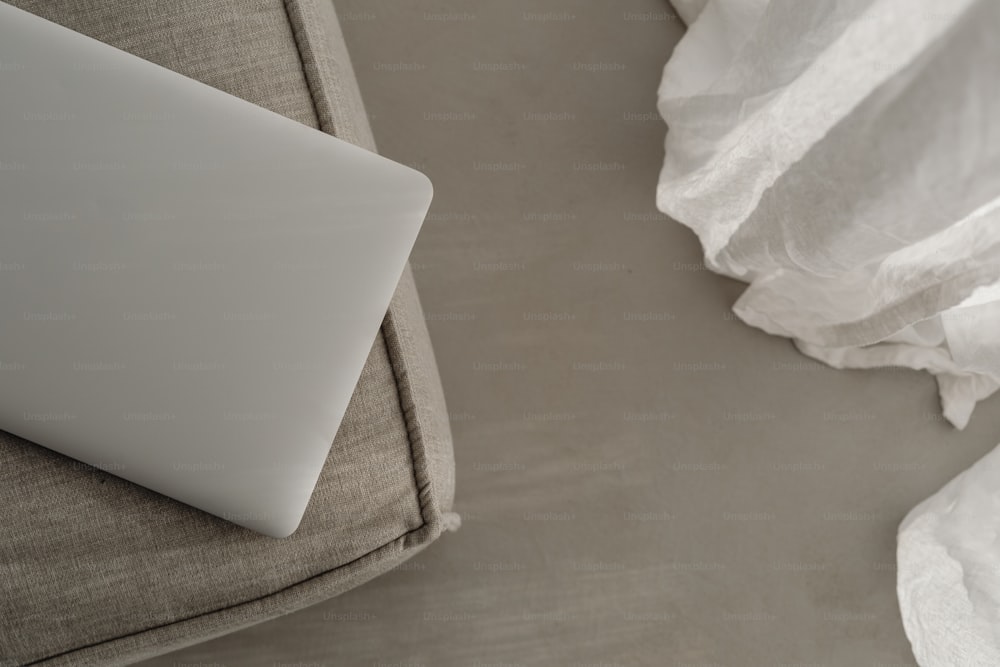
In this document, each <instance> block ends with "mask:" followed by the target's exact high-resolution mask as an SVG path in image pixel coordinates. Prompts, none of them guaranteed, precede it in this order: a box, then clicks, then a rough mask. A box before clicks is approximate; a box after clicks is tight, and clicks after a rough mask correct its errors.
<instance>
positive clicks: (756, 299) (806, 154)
mask: <svg viewBox="0 0 1000 667" xmlns="http://www.w3.org/2000/svg"><path fill="white" fill-rule="evenodd" d="M673 2H674V4H675V6H676V8H677V10H678V12H679V13H680V14H681V16H682V18H684V20H685V22H687V23H688V24H689V30H688V33H687V34H686V35H685V37H684V38H683V39H682V40H681V42H680V43H679V44H678V46H677V48H676V50H675V51H674V54H673V56H672V57H671V59H670V61H669V62H668V63H667V65H666V67H665V69H664V73H663V80H662V83H661V85H660V90H659V109H660V113H661V115H662V116H663V118H664V119H665V120H666V122H667V124H668V126H669V131H668V133H667V139H666V157H665V161H664V165H663V170H662V172H661V175H660V181H659V185H658V187H657V205H658V207H659V208H660V210H662V211H663V212H664V213H666V214H668V215H670V216H671V217H673V218H674V219H676V220H678V221H679V222H681V223H683V224H685V225H687V226H688V227H690V228H691V229H692V230H694V231H695V233H696V234H697V235H698V237H699V238H700V240H701V243H702V246H703V249H704V253H705V263H706V266H708V267H709V268H710V269H712V270H714V271H717V272H719V273H722V274H725V275H727V276H730V277H733V278H737V279H740V280H743V281H746V282H747V283H749V286H748V287H747V289H746V291H745V292H744V293H743V295H742V296H741V297H740V299H739V300H738V301H737V303H736V305H735V306H734V311H735V312H736V314H737V315H738V316H739V317H740V318H741V319H742V320H744V321H745V322H747V323H748V324H751V325H753V326H756V327H759V328H761V329H763V330H764V331H767V332H768V333H771V334H775V335H779V336H786V337H789V338H791V339H793V340H794V341H795V344H796V345H797V346H798V348H799V349H800V350H801V351H802V352H803V353H805V354H807V355H809V356H811V357H814V358H816V359H819V360H822V361H824V362H826V363H828V364H830V365H832V366H835V367H840V368H873V367H879V366H906V367H910V368H915V369H920V370H926V371H928V372H930V373H932V374H934V375H935V376H936V378H937V381H938V387H939V391H940V395H941V403H942V409H943V412H944V416H945V417H946V418H947V419H948V420H949V421H950V422H951V423H952V424H954V425H955V426H956V427H958V428H964V427H965V425H966V424H967V423H968V421H969V418H970V415H971V413H972V410H973V408H974V407H975V405H976V403H977V402H978V401H979V400H982V399H983V398H985V397H987V396H989V395H990V394H992V393H994V392H995V391H996V390H997V389H998V388H1000V39H998V38H997V35H998V34H1000V2H998V1H997V0H947V2H942V1H941V0H835V1H830V2H818V1H812V0H673ZM998 535H1000V452H998V451H994V453H992V454H990V455H989V456H987V457H986V458H984V459H983V460H982V461H981V462H980V463H978V464H977V465H976V466H974V467H973V468H971V469H970V470H969V471H967V472H966V473H964V474H963V475H962V476H961V477H960V478H958V479H956V480H955V481H953V482H952V483H951V484H949V485H948V486H946V487H945V488H944V489H942V490H941V491H940V492H939V493H938V494H936V495H935V496H933V497H932V498H930V499H928V500H927V501H925V502H924V503H922V504H921V505H920V506H919V507H917V508H915V509H914V510H913V511H912V512H911V513H910V515H909V516H908V517H907V519H906V521H904V523H903V524H902V526H901V527H900V533H899V542H898V562H899V571H898V580H897V583H898V587H899V599H900V610H901V613H902V617H903V622H904V626H905V629H906V632H907V636H908V637H909V638H910V641H911V644H912V645H913V648H914V654H915V655H916V657H917V659H918V661H919V663H920V665H922V666H923V667H963V666H966V665H973V666H980V665H982V666H990V667H1000V537H998Z"/></svg>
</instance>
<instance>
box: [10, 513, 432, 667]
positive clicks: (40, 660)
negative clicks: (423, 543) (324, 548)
mask: <svg viewBox="0 0 1000 667" xmlns="http://www.w3.org/2000/svg"><path fill="white" fill-rule="evenodd" d="M424 528H425V526H420V527H418V528H414V529H412V530H408V531H406V532H405V533H403V534H402V535H400V536H399V537H396V538H393V539H391V540H389V541H388V542H386V543H385V544H381V545H379V546H377V547H375V548H374V549H371V550H369V551H366V552H365V553H363V554H361V555H360V556H357V557H356V558H353V559H351V560H349V561H347V562H346V563H340V564H339V565H337V566H336V567H332V568H330V569H329V570H324V571H322V572H318V573H316V574H313V575H310V576H308V577H306V578H305V579H300V580H298V581H296V582H295V583H292V584H288V585H287V586H284V587H282V588H279V589H277V590H274V591H269V592H267V593H264V594H263V595H258V596H257V597H253V598H250V599H248V600H241V601H240V602H234V603H233V604H228V605H225V606H223V607H216V608H214V609H209V610H208V611H203V612H201V613H198V614H195V615H193V616H187V617H185V618H179V619H177V620H174V621H170V622H169V623H161V624H159V625H151V626H149V627H145V628H142V629H140V630H135V631H134V632H128V633H126V634H123V635H115V636H114V637H109V638H108V639H102V640H100V641H96V642H93V643H90V644H84V645H82V646H77V647H74V648H71V649H67V650H65V651H61V652H59V653H54V654H52V655H49V656H45V657H44V658H38V659H35V660H32V661H31V662H26V663H24V664H25V667H27V666H29V665H41V664H43V663H44V662H45V661H47V660H54V659H56V658H61V657H64V656H68V655H72V654H73V653H76V652H77V651H82V650H84V649H88V648H94V647H95V646H100V645H101V644H109V643H111V642H115V641H118V640H120V639H125V638H127V637H135V636H137V635H141V634H143V633H144V632H151V631H153V630H159V629H161V628H168V627H170V626H171V625H177V624H178V623H186V622H188V621H193V620H196V619H199V618H202V617H204V616H211V615H212V614H216V613H218V612H220V611H228V610H230V609H236V608H237V607H241V606H244V605H247V604H250V603H252V602H257V601H259V600H264V599H266V598H269V597H273V596H275V595H278V594H279V593H283V592H285V591H287V590H291V589H293V588H295V587H296V586H301V585H302V584H305V583H308V582H310V581H312V580H314V579H318V578H319V577H323V576H325V575H327V574H330V573H331V572H336V571H337V570H339V569H341V568H344V567H347V566H349V565H351V564H353V563H356V562H357V561H359V560H361V559H363V558H366V557H367V556H370V555H371V554H373V553H375V552H376V551H379V550H381V549H385V548H386V547H388V546H390V545H391V544H393V543H395V542H398V541H400V540H403V541H404V542H403V549H402V551H405V550H406V548H407V544H406V543H407V542H408V541H409V538H410V536H411V535H412V534H413V533H417V532H420V531H422V530H423V529H424Z"/></svg>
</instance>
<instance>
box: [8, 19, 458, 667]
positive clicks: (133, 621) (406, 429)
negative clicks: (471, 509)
mask: <svg viewBox="0 0 1000 667" xmlns="http://www.w3.org/2000/svg"><path fill="white" fill-rule="evenodd" d="M12 4H14V5H17V6H19V7H21V8H23V9H26V10H28V11H31V12H34V13H36V14H39V15H41V16H43V17H45V18H47V19H50V20H52V21H55V22H57V23H60V24H62V25H65V26H67V27H69V28H72V29H74V30H77V31H80V32H82V33H85V34H87V35H90V36H92V37H95V38H96V39H99V40H101V41H104V42H107V43H109V44H112V45H114V46H116V47H118V48H121V49H124V50H126V51H130V52H132V53H134V54H136V55H138V56H140V57H143V58H146V59H147V60H151V61H153V62H155V63H158V64H160V65H163V66H165V67H169V68H170V69H173V70H176V71H178V72H180V73H182V74H185V75H187V76H190V77H192V78H195V79H198V80H200V81H203V82H205V83H208V84H210V85H212V86H215V87H217V88H220V89H222V90H225V91H226V92H229V93H232V94H233V95H237V96H239V97H242V98H244V99H246V100H249V101H250V102H253V103H255V104H259V105H261V106H263V107H267V108H269V109H271V110H273V111H275V112H278V113H281V114H284V115H286V116H288V117H290V118H293V119H295V120H297V121H299V122H302V123H304V124H307V125H310V126H312V127H317V128H319V129H321V130H323V131H325V132H329V133H331V134H335V135H336V136H338V137H341V138H343V139H345V140H347V141H351V142H354V143H356V144H359V145H361V146H363V147H365V148H368V149H371V150H374V142H373V140H372V137H371V132H370V129H369V127H368V123H367V119H366V117H365V113H364V109H363V106H362V103H361V100H360V96H359V93H358V89H357V84H356V81H355V79H354V73H353V70H352V69H351V65H350V61H349V58H348V55H347V52H346V50H345V47H344V44H343V41H342V36H341V34H340V27H339V25H338V23H337V19H336V15H335V13H334V10H333V6H332V5H330V4H329V3H327V2H324V1H323V0H289V1H288V2H286V3H282V2H281V1H280V0H211V1H206V0H180V1H176V2H169V3H162V2H152V1H148V2H139V1H137V0H73V1H69V0H66V1H62V2H47V1H44V0H14V2H13V3H12ZM331 372H335V369H331ZM3 374H4V371H0V381H4V382H16V381H17V378H16V376H14V375H13V374H9V375H7V376H4V375H3ZM275 444H276V445H280V443H275ZM453 491H454V461H453V455H452V445H451V434H450V431H449V428H448V422H447V415H446V413H445V407H444V399H443V396H442V393H441V386H440V380H439V378H438V375H437V367H436V365H435V361H434V355H433V352H432V350H431V347H430V342H429V339H428V337H427V330H426V326H425V323H424V319H423V314H422V311H421V307H420V303H419V300H418V298H417V293H416V291H415V288H414V284H413V277H412V274H411V273H410V271H409V269H407V270H406V272H405V273H404V275H403V278H402V280H401V282H400V285H399V288H398V290H397V292H396V295H395V297H394V299H393V302H392V305H391V306H390V308H389V311H388V313H387V315H386V319H385V321H384V323H383V325H382V329H381V332H380V333H379V335H378V337H377V338H376V339H375V341H374V344H373V346H372V350H371V354H370V356H369V358H368V362H367V365H366V366H365V369H364V372H363V374H362V376H361V379H360V381H359V382H358V385H357V388H356V390H355V393H354V397H353V399H352V402H351V405H350V407H349V409H348V411H347V414H346V416H345V418H344V421H343V424H342V426H341V428H340V431H339V433H338V435H337V437H336V440H335V441H334V443H333V448H332V450H331V452H330V456H329V458H328V461H327V465H326V467H325V468H324V470H323V473H322V475H321V477H320V480H319V484H318V486H317V488H316V492H315V494H314V496H313V498H312V501H311V503H310V505H309V508H308V510H307V512H306V515H305V518H304V520H303V522H302V525H301V527H300V528H299V530H298V532H297V533H295V534H294V535H293V536H292V537H290V538H288V539H285V540H274V539H271V538H267V537H263V536H261V535H257V534H255V533H252V532H250V531H248V530H245V529H243V528H239V527H237V526H234V525H232V524H230V523H227V522H225V521H222V520H221V519H217V518H215V517H213V516H210V515H208V514H205V513H203V512H200V511H198V510H194V509H192V508H189V507H187V506H185V505H182V504H180V503H178V502H175V501H173V500H170V499H168V498H165V497H163V496H160V495H158V494H156V493H153V492H151V491H147V490H145V489H143V488H140V487H138V486H135V485H133V484H130V483H128V482H125V481H122V480H120V479H118V478H116V477H113V476H111V475H109V474H106V473H104V472H101V471H98V470H95V469H93V468H90V467H88V466H85V465H83V464H80V463H77V462H75V461H73V460H71V459H68V458H66V457H63V456H60V455H58V454H55V453H52V452H50V451H48V450H46V449H43V448H41V447H38V446H36V445H32V444H30V443H27V442H25V441H23V440H21V439H19V438H16V437H14V436H11V435H8V434H5V433H2V432H0V516H2V522H0V525H2V526H3V530H2V533H0V665H7V664H18V665H19V664H33V665H46V666H54V665H70V664H72V665H80V664H100V665H108V664H123V663H128V662H133V661H137V660H140V659H142V658H146V657H150V656H154V655H159V654H162V653H165V652H168V651H171V650H174V649H177V648H180V647H183V646H187V645H191V644H194V643H197V642H200V641H203V640H205V639H207V638H210V637H216V636H220V635H222V634H225V633H228V632H232V631H233V630H236V629H238V628H241V627H246V626H248V625H251V624H254V623H257V622H260V621H263V620H266V619H269V618H273V617H276V616H279V615H282V614H285V613H288V612H291V611H294V610H296V609H300V608H302V607H305V606H306V605H309V604H312V603H315V602H319V601H321V600H324V599H327V598H329V597H332V596H335V595H338V594H340V593H342V592H344V591H346V590H349V589H350V588H353V587H355V586H357V585H359V584H361V583H363V582H365V581H367V580H368V579H371V578H372V577H374V576H376V575H378V574H380V573H382V572H384V571H386V570H388V569H390V568H392V567H393V566H395V565H397V564H399V563H400V562H402V561H403V560H405V559H407V558H409V557H410V556H411V555H413V554H414V553H416V552H417V551H419V550H420V549H422V548H423V547H424V546H426V545H427V544H428V543H430V542H431V541H433V540H434V539H435V538H436V537H437V536H438V535H439V534H440V533H441V531H442V529H443V528H444V527H445V524H447V523H448V521H450V520H453V518H454V517H453V515H450V514H447V511H448V510H449V509H450V508H451V503H452V497H453Z"/></svg>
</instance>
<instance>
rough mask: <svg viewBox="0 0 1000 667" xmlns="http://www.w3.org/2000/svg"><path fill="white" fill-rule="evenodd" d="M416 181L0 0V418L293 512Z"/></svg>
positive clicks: (339, 408) (422, 206)
mask: <svg viewBox="0 0 1000 667" xmlns="http://www.w3.org/2000/svg"><path fill="white" fill-rule="evenodd" d="M431 196H432V190H431V185H430V182H429V181H428V180H427V178H426V177H425V176H423V175H422V174H420V173H419V172H416V171H414V170H412V169H410V168H408V167H405V166H403V165H400V164H396V163H394V162H392V161H390V160H387V159H385V158H383V157H380V156H379V155H377V154H375V153H371V152H369V151H366V150H364V149H361V148H358V147H356V146H353V145H351V144H348V143H346V142H343V141H340V140H338V139H336V138H334V137H331V136H329V135H326V134H324V133H322V132H319V131H317V130H314V129H312V128H309V127H306V126H304V125H301V124H299V123H296V122H294V121H292V120H289V119H288V118H285V117H283V116H280V115H277V114H275V113H272V112H270V111H268V110H265V109H262V108H260V107H257V106H255V105H253V104H250V103H248V102H245V101H243V100H240V99H238V98H236V97H233V96H230V95H228V94H226V93H223V92H221V91H218V90H216V89H214V88H211V87H209V86H206V85H203V84H201V83H199V82H196V81H193V80H191V79H188V78H186V77H184V76H181V75H179V74H177V73H175V72H172V71H170V70H167V69H165V68H162V67H160V66H158V65H155V64H152V63H149V62H147V61H145V60H142V59H140V58H136V57H134V56H132V55H130V54H127V53H125V52H123V51H120V50H118V49H115V48H113V47H110V46H107V45H105V44H103V43H100V42H98V41H96V40H93V39H91V38H89V37H86V36H84V35H81V34H78V33H76V32H73V31H71V30H68V29H66V28H63V27H61V26H58V25H56V24H54V23H51V22H48V21H46V20H44V19H41V18H39V17H36V16H34V15H32V14H30V13H27V12H24V11H21V10H19V9H16V8H14V7H11V6H9V5H6V4H2V3H0V370H2V372H0V429H3V430H6V431H8V432H10V433H13V434H15V435H18V436H21V437H23V438H25V439H27V440H31V441H33V442H35V443H38V444H40V445H43V446H45V447H48V448H50V449H53V450H55V451H58V452H61V453H63V454H66V455H68V456H71V457H73V458H75V459H79V460H81V461H84V462H86V463H89V464H92V465H96V466H98V467H101V468H103V469H105V470H108V471H110V472H113V473H114V474H116V475H118V476H120V477H123V478H125V479H128V480H131V481H133V482H135V483H137V484H141V485H142V486H145V487H147V488H150V489H153V490H154V491H158V492H160V493H162V494H165V495H167V496H170V497H172V498H175V499H177V500H180V501H182V502H184V503H187V504H189V505H192V506H194V507H198V508H200V509H202V510H205V511H207V512H210V513H212V514H215V515H217V516H220V517H222V518H224V519H228V520H230V521H232V522H234V523H237V524H240V525H242V526H245V527H247V528H250V529H253V530H256V531H259V532H262V533H264V534H267V535H271V536H274V537H283V536H286V535H289V534H291V533H292V532H294V530H295V529H296V527H297V526H298V524H299V522H300V520H301V518H302V515H303V513H304V511H305V508H306V505H307V503H308V501H309V497H310V495H311V493H312V490H313V488H314V486H315V484H316V481H317V478H318V476H319V473H320V470H321V468H322V466H323V464H324V462H325V460H326V458H327V455H328V453H329V450H330V447H331V444H332V442H333V438H334V436H335V435H336V433H337V429H338V427H339V425H340V422H341V419H342V417H343V415H344V412H345V410H346V408H347V404H348V401H349V400H350V398H351V395H352V393H353V390H354V387H355V384H356V383H357V380H358V377H359V375H360V373H361V370H362V367H363V366H364V363H365V361H366V359H367V357H368V353H369V351H370V348H371V345H372V342H373V340H374V338H375V335H376V333H377V331H378V328H379V326H380V324H381V321H382V319H383V317H384V315H385V312H386V308H387V307H388V305H389V302H390V299H391V298H392V294H393V292H394V290H395V287H396V284H397V282H398V280H399V278H400V275H401V273H402V270H403V268H404V266H405V262H406V259H407V256H408V254H409V252H410V250H411V248H412V246H413V243H414V241H415V239H416V236H417V232H418V230H419V228H420V225H421V223H422V221H423V218H424V215H425V213H426V212H427V209H428V206H429V205H430V201H431Z"/></svg>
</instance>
